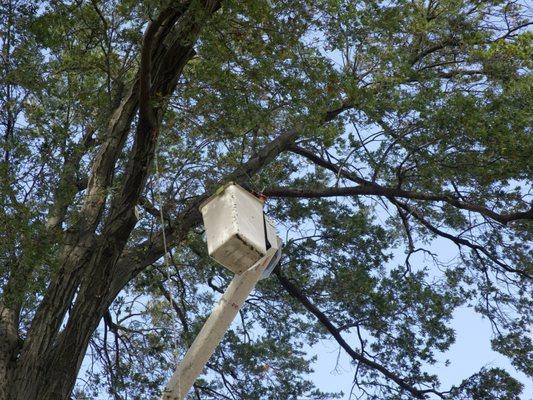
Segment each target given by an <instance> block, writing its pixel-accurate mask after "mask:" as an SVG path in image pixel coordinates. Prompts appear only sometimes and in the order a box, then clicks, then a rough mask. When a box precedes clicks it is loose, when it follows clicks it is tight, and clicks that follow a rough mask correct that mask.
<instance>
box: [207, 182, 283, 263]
mask: <svg viewBox="0 0 533 400" xmlns="http://www.w3.org/2000/svg"><path fill="white" fill-rule="evenodd" d="M200 212H201V213H202V217H203V220H204V225H205V230H206V237H207V251H208V253H209V255H210V256H211V257H213V258H214V259H215V260H216V261H217V262H218V263H220V264H222V265H223V266H224V267H226V268H228V269H229V270H231V271H232V272H234V273H236V274H240V273H241V272H243V271H245V270H247V269H248V268H250V267H251V266H252V265H254V264H255V263H256V262H257V261H259V259H260V258H261V257H263V256H264V255H265V254H266V251H267V246H268V244H267V241H268V243H269V245H270V246H271V247H276V248H277V247H279V244H278V239H277V234H276V229H275V228H274V225H273V224H272V222H271V221H270V220H268V218H265V217H264V214H263V203H262V201H261V200H259V199H258V198H257V197H255V196H254V195H252V194H251V193H249V192H247V191H246V190H244V189H243V188H242V187H240V186H239V185H237V184H234V183H229V184H227V185H225V186H223V187H222V188H220V189H219V190H217V192H216V193H215V194H214V195H213V196H211V197H210V198H209V199H207V200H206V201H205V202H203V203H202V205H200ZM270 246H269V247H270Z"/></svg>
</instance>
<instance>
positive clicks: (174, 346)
mask: <svg viewBox="0 0 533 400" xmlns="http://www.w3.org/2000/svg"><path fill="white" fill-rule="evenodd" d="M158 153H159V149H158V148H156V149H155V157H154V158H155V160H154V161H155V176H156V190H155V192H156V195H157V202H158V203H159V218H160V224H161V232H162V235H163V250H164V252H165V253H164V255H163V259H164V262H165V267H166V274H167V276H166V278H167V282H168V285H169V291H168V294H169V296H168V300H169V303H170V309H171V310H172V311H174V297H173V296H172V290H170V284H171V282H172V280H171V279H170V252H169V250H168V245H167V235H166V229H165V216H164V214H163V196H162V195H161V187H160V181H161V174H160V172H159V157H158ZM177 338H178V332H177V329H176V324H172V356H173V362H174V364H175V365H177V363H178V356H179V354H178V341H177ZM178 393H181V382H180V381H178Z"/></svg>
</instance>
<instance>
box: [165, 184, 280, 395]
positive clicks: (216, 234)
mask: <svg viewBox="0 0 533 400" xmlns="http://www.w3.org/2000/svg"><path fill="white" fill-rule="evenodd" d="M200 212H201V213H202V217H203V220H204V225H205V230H206V237H207V250H208V253H209V255H210V256H211V257H212V258H213V259H215V260H216V261H217V262H218V263H220V264H222V265H223V266H224V267H226V268H227V269H229V270H230V271H232V272H233V273H234V274H235V276H234V278H233V280H232V281H231V283H230V285H229V286H228V288H227V289H226V291H225V292H224V294H223V295H222V297H221V299H220V301H219V303H218V304H217V306H216V307H215V308H214V309H213V311H212V312H211V315H210V316H209V318H208V319H207V321H206V322H205V323H204V326H203V327H202V330H201V331H200V333H199V334H198V336H196V338H195V340H194V342H193V343H192V345H191V347H190V348H189V350H188V351H187V353H186V354H185V356H184V358H183V360H182V361H181V362H180V363H179V364H178V365H177V367H176V370H175V371H174V373H173V375H172V377H171V378H170V381H169V382H168V383H167V385H166V387H165V389H164V391H163V394H162V396H161V399H162V400H183V399H184V398H185V396H186V395H187V393H188V391H189V390H190V388H191V387H192V385H193V384H194V382H195V380H196V378H197V377H198V375H200V374H201V372H202V370H203V368H204V366H205V364H206V363H207V361H208V360H209V357H211V355H212V354H213V352H214V351H215V349H216V347H217V346H218V344H219V343H220V341H221V340H222V337H223V336H224V333H226V331H227V330H228V328H229V326H230V325H231V322H232V321H233V319H234V318H235V316H236V315H237V313H238V312H239V310H240V308H241V306H242V305H243V304H244V301H245V300H246V298H247V297H248V295H249V294H250V292H251V291H252V290H253V288H254V287H255V285H256V284H257V282H258V281H259V280H260V279H262V278H265V277H267V276H268V275H269V274H270V272H271V271H272V270H273V269H274V268H275V266H276V265H277V263H278V262H279V259H280V257H281V247H282V241H281V239H280V238H279V237H278V235H277V233H276V229H275V227H274V225H273V223H272V222H271V221H270V220H269V219H268V218H266V216H265V215H264V212H263V202H262V201H261V200H260V199H259V198H257V197H255V196H254V195H252V194H251V193H249V192H247V191H246V190H245V189H243V188H242V187H240V186H239V185H237V184H234V183H229V184H227V185H225V186H223V187H221V188H220V189H219V190H217V192H216V193H215V194H214V195H213V196H211V197H210V198H209V199H207V200H206V201H205V202H204V203H202V204H201V205H200Z"/></svg>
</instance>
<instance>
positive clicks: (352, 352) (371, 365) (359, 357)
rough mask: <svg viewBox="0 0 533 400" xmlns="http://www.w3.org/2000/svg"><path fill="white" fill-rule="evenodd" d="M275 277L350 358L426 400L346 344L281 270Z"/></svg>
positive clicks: (393, 375)
mask: <svg viewBox="0 0 533 400" xmlns="http://www.w3.org/2000/svg"><path fill="white" fill-rule="evenodd" d="M275 276H276V278H277V279H278V281H279V282H280V283H281V285H282V286H283V288H284V289H285V290H286V291H287V293H289V294H290V295H291V296H292V297H294V298H295V299H296V300H298V301H299V302H300V303H301V304H302V305H303V306H304V307H305V308H306V309H307V311H309V312H310V313H311V314H313V315H314V316H315V317H316V319H318V321H319V322H320V323H321V324H322V325H323V326H324V327H325V328H326V329H327V330H328V332H329V333H330V334H331V335H332V336H333V338H334V339H335V340H336V341H337V343H339V345H340V346H341V347H342V348H343V349H344V350H345V351H346V352H347V353H348V354H349V355H350V357H352V359H353V360H356V361H358V362H360V363H361V364H364V365H366V366H367V367H369V368H372V369H374V370H376V371H379V372H380V373H381V374H383V375H384V376H385V377H387V378H388V379H390V380H392V381H393V382H395V383H396V384H397V385H398V386H399V387H400V388H402V389H403V390H406V391H408V392H409V393H411V394H412V395H413V396H414V397H416V398H417V399H425V398H426V396H425V393H427V392H426V391H424V390H419V389H417V388H415V387H414V386H412V385H411V384H409V383H408V382H406V381H405V380H404V379H403V378H401V377H400V376H398V375H397V374H395V373H393V372H391V371H390V370H388V369H387V368H386V367H384V366H383V365H381V364H378V363H376V362H375V361H372V360H370V359H368V358H366V357H364V356H363V355H361V354H359V353H357V352H356V351H355V350H354V349H352V347H351V346H350V345H349V344H348V343H347V342H346V340H344V338H343V337H342V335H341V333H340V331H339V330H338V329H337V327H335V325H333V323H332V322H331V321H330V320H329V318H328V317H327V316H326V315H325V314H324V313H323V312H322V311H320V310H319V309H318V308H317V307H316V306H315V305H314V304H313V303H312V302H311V301H310V300H309V299H308V298H307V296H306V295H305V294H304V293H303V292H302V291H301V290H300V289H299V288H298V287H297V286H296V285H294V284H293V283H292V282H291V281H290V280H289V279H287V278H286V277H285V276H283V275H282V274H281V272H280V270H279V268H278V269H276V271H275Z"/></svg>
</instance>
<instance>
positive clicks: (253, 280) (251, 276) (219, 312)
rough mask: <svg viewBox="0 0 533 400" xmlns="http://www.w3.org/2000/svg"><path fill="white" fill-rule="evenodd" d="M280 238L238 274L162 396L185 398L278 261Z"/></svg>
mask: <svg viewBox="0 0 533 400" xmlns="http://www.w3.org/2000/svg"><path fill="white" fill-rule="evenodd" d="M278 240H279V239H278ZM280 242H281V241H280V240H279V242H278V246H276V247H271V248H270V249H268V250H267V252H266V254H265V255H264V256H263V258H261V259H260V260H259V261H258V262H257V263H255V264H254V265H253V266H251V267H250V268H249V269H247V270H246V271H244V272H243V273H242V274H238V275H235V277H234V278H233V280H232V281H231V283H230V285H229V286H228V288H227V289H226V291H225V292H224V294H223V295H222V298H221V299H220V301H219V303H218V305H217V306H216V307H215V308H214V309H213V312H212V313H211V315H210V316H209V318H208V319H207V321H205V323H204V326H203V327H202V330H201V331H200V333H199V334H198V336H196V339H194V342H193V343H192V345H191V347H190V348H189V350H188V351H187V353H186V354H185V357H184V358H183V361H182V362H181V363H179V364H178V365H177V367H176V370H175V371H174V374H172V377H171V378H170V381H169V382H168V384H167V385H166V387H165V390H164V391H163V395H162V396H161V400H183V399H184V398H185V395H186V394H187V393H188V392H189V390H190V388H191V387H192V385H193V384H194V381H195V380H196V378H197V377H198V375H200V373H201V372H202V370H203V369H204V366H205V364H206V363H207V361H208V360H209V357H211V355H212V354H213V353H214V351H215V349H216V347H217V346H218V344H219V343H220V341H221V340H222V336H224V334H225V333H226V331H227V330H228V328H229V326H230V325H231V322H232V321H233V319H234V318H235V316H236V315H237V313H238V312H239V309H240V308H241V306H242V305H243V303H244V301H245V300H246V298H247V297H248V295H249V294H250V293H251V291H252V290H253V288H254V287H255V285H256V284H257V282H258V281H259V280H260V279H261V275H262V274H263V271H265V269H266V268H267V267H268V266H269V264H270V263H271V261H276V260H275V257H276V252H277V251H278V250H279V247H280V244H281V243H280Z"/></svg>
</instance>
